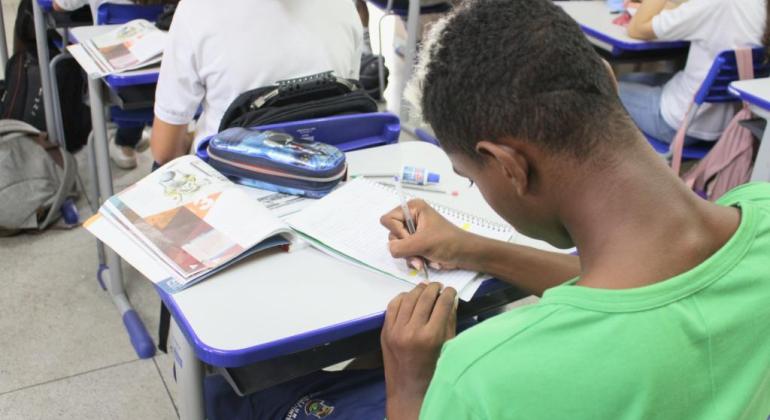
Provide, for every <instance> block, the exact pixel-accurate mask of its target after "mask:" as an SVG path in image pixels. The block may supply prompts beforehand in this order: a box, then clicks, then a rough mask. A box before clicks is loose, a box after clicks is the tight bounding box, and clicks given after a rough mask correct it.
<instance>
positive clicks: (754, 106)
mask: <svg viewBox="0 0 770 420" xmlns="http://www.w3.org/2000/svg"><path fill="white" fill-rule="evenodd" d="M730 92H731V93H733V94H734V95H736V96H738V97H740V98H741V99H742V100H744V101H745V102H747V103H748V104H749V107H750V108H751V112H753V113H754V114H756V115H757V116H759V117H761V118H764V119H765V121H770V78H764V79H754V80H741V81H737V82H733V83H731V84H730ZM751 180H752V181H770V130H769V129H768V128H765V133H764V135H763V136H762V141H761V142H760V144H759V151H758V152H757V157H756V159H755V160H754V171H753V172H752V174H751Z"/></svg>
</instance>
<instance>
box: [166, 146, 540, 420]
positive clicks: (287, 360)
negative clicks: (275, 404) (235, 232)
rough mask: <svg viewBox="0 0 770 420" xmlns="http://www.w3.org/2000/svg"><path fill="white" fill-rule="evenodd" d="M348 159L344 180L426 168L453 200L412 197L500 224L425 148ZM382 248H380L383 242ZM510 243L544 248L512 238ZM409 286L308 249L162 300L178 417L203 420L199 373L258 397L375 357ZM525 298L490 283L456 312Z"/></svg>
mask: <svg viewBox="0 0 770 420" xmlns="http://www.w3.org/2000/svg"><path fill="white" fill-rule="evenodd" d="M347 158H348V164H349V171H350V173H351V174H359V173H369V174H374V173H390V172H394V171H398V170H400V168H401V166H402V165H415V166H421V167H426V168H429V169H430V170H431V171H433V172H438V173H440V175H441V184H440V186H441V187H442V188H444V189H447V190H449V191H457V192H458V193H459V194H458V195H457V196H453V195H451V194H441V193H435V192H419V191H414V190H409V192H410V193H413V192H414V193H416V195H419V196H421V197H423V198H425V199H428V200H431V201H433V202H436V203H438V204H442V205H445V206H448V207H453V208H455V209H457V210H463V211H466V212H471V213H474V214H477V215H480V216H482V217H485V218H488V219H490V220H494V221H502V219H500V217H499V216H497V215H496V214H495V213H494V212H493V211H492V209H491V208H490V207H489V206H488V205H487V204H486V202H485V201H484V200H483V198H482V197H481V194H480V193H479V191H478V189H477V188H476V187H472V186H470V185H469V183H468V181H467V180H466V179H464V178H461V177H459V176H458V175H456V174H454V172H453V171H452V168H451V164H450V162H449V158H448V157H447V156H446V154H445V153H444V152H443V151H442V150H441V149H439V148H438V147H436V146H434V145H432V144H429V143H425V142H402V143H398V144H392V145H386V146H381V147H377V148H371V149H364V150H359V151H354V152H349V153H348V154H347ZM351 223H355V221H353V220H351ZM379 240H381V241H382V246H386V241H387V238H386V236H385V235H383V237H382V238H380V239H379ZM512 240H513V241H514V242H517V243H526V244H531V245H534V246H541V247H546V248H547V245H545V244H543V243H542V242H538V241H533V240H531V239H525V238H523V237H522V236H521V235H519V234H515V236H514V238H513V239H512ZM412 287H413V285H412V284H410V283H407V282H403V281H400V280H396V279H394V278H391V277H387V276H385V275H383V274H379V273H376V272H373V271H370V270H367V269H364V268H361V267H358V266H355V265H352V264H350V263H348V262H345V261H341V260H340V259H338V258H333V257H330V256H328V255H327V254H324V253H322V252H321V251H318V250H316V249H314V248H309V247H308V248H303V249H300V250H298V251H293V252H289V253H285V252H273V253H270V254H269V255H260V256H257V257H256V258H255V259H253V260H250V261H248V262H246V263H244V264H238V265H236V266H233V267H232V268H230V269H228V270H226V271H224V272H222V273H220V274H218V275H216V276H214V277H213V278H211V279H208V280H206V281H204V282H202V283H200V284H197V285H195V286H193V287H190V288H189V289H186V290H183V291H181V292H178V293H175V294H173V295H169V294H166V293H163V292H159V293H160V295H161V298H162V299H163V301H164V302H165V303H166V305H167V306H168V307H169V309H170V311H171V314H172V317H173V320H174V322H173V325H172V328H171V334H172V335H171V346H172V347H173V352H174V353H173V354H174V360H175V367H176V377H177V386H178V388H177V389H178V390H179V393H178V395H179V400H178V406H179V410H180V415H181V418H182V419H184V420H187V419H201V418H203V416H204V405H203V375H204V364H206V365H208V366H210V367H214V368H216V369H217V370H219V371H222V370H224V369H225V368H227V371H237V370H239V369H240V370H244V369H245V370H247V371H248V372H249V374H250V375H251V377H250V378H249V380H250V381H251V383H252V384H254V383H257V384H259V388H265V387H268V386H272V385H274V384H277V383H280V382H282V381H285V380H289V379H292V378H294V377H298V376H301V375H304V374H307V373H310V372H313V371H316V370H319V369H321V368H323V367H326V366H330V365H332V364H334V363H338V362H341V361H344V360H348V359H350V358H352V357H354V356H356V355H360V354H362V353H364V352H366V351H369V350H376V349H378V346H379V329H380V328H381V325H382V321H383V316H384V310H385V308H386V306H387V304H388V302H389V301H390V300H391V299H392V298H393V297H395V296H396V295H397V294H398V293H400V292H404V291H408V290H411V289H412ZM525 295H526V294H525V293H523V292H522V291H520V290H518V289H516V288H513V287H512V286H508V285H504V284H502V283H501V282H498V281H496V280H490V281H488V282H486V283H485V284H484V285H483V286H482V288H481V289H479V291H478V292H476V294H475V295H474V298H473V299H471V301H470V302H462V303H461V305H460V308H459V311H460V314H461V317H462V316H469V315H473V314H477V313H481V312H485V311H487V310H489V309H493V308H496V307H500V306H501V305H504V304H506V303H508V302H511V301H514V300H517V299H520V298H522V297H524V296H525ZM231 383H232V382H231ZM252 390H254V387H253V386H252Z"/></svg>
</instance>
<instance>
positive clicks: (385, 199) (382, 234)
mask: <svg viewBox="0 0 770 420" xmlns="http://www.w3.org/2000/svg"><path fill="white" fill-rule="evenodd" d="M399 204H400V199H399V197H398V195H397V194H396V193H395V190H393V189H392V188H389V187H386V186H383V185H381V184H377V183H374V182H371V181H368V180H365V179H362V178H358V179H354V180H353V181H350V182H348V183H347V184H346V185H344V186H343V187H341V188H339V189H337V190H335V191H333V192H331V193H330V194H329V195H327V196H326V197H324V198H322V199H320V200H318V201H316V202H315V203H313V204H311V205H309V206H308V207H306V208H305V209H304V210H302V211H301V212H299V213H298V214H296V215H294V216H292V217H289V218H288V219H287V220H286V222H287V223H288V224H289V225H290V226H291V227H292V228H294V229H295V230H296V231H298V232H300V233H301V234H303V235H305V236H307V237H308V238H309V239H310V240H311V243H312V244H314V245H316V246H318V247H319V248H321V249H322V250H325V251H327V252H329V251H330V250H331V251H334V252H336V253H338V254H343V255H344V256H346V257H348V258H350V259H352V260H353V261H355V262H357V263H359V264H362V265H365V266H367V267H370V268H372V269H375V270H377V271H380V272H382V273H385V274H388V275H390V276H392V277H396V278H398V279H401V280H404V281H408V282H411V283H414V284H418V283H420V282H421V281H424V277H423V275H422V273H421V272H418V271H416V270H413V269H411V268H409V267H407V265H406V263H405V262H404V260H403V259H397V258H393V257H392V256H391V255H390V251H389V250H388V231H387V229H385V227H383V226H382V225H381V224H380V217H381V216H382V215H383V214H385V213H387V212H388V211H390V210H392V209H393V208H395V207H397V206H398V205H399ZM436 209H437V211H439V212H440V213H441V214H443V215H445V216H446V217H447V219H448V220H450V221H451V222H452V223H454V224H456V225H457V226H460V227H461V228H463V229H466V230H468V231H471V232H474V233H477V234H481V235H484V236H487V237H491V238H494V239H500V240H506V239H508V238H509V237H510V235H511V233H512V230H511V229H510V228H509V227H505V226H502V225H497V224H495V223H492V222H488V221H486V220H483V219H480V218H475V217H473V216H472V215H467V214H464V213H460V212H456V211H452V210H451V209H447V208H445V207H440V206H437V207H436ZM478 275H479V274H478V273H475V272H472V271H467V270H451V271H436V270H431V271H430V280H431V281H437V282H441V283H442V284H443V285H444V286H449V287H453V288H455V289H456V290H457V291H458V292H462V291H464V290H465V289H466V288H467V287H468V286H469V285H471V283H472V282H473V280H474V279H476V278H477V276H478ZM475 286H476V288H478V284H476V285H475ZM473 291H474V292H475V289H474V290H473ZM468 294H470V295H472V293H471V292H468V293H463V295H464V296H461V297H469V296H467V295H468Z"/></svg>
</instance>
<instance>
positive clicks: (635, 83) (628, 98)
mask: <svg viewBox="0 0 770 420" xmlns="http://www.w3.org/2000/svg"><path fill="white" fill-rule="evenodd" d="M672 76H673V75H672V74H670V73H632V74H626V75H623V76H621V77H620V81H619V82H618V88H619V89H618V93H619V95H620V101H621V102H623V106H624V107H626V111H628V114H629V115H631V119H633V120H634V122H635V123H636V126H637V127H639V129H640V130H642V131H643V132H644V133H645V134H647V135H649V136H651V137H653V138H655V139H656V140H660V141H662V142H664V143H671V142H673V141H674V137H676V131H677V128H674V127H671V126H670V125H668V123H667V122H666V120H664V119H663V115H661V111H660V98H661V96H662V95H663V85H665V84H666V82H668V81H669V79H671V77H672ZM699 141H703V140H701V139H699V138H696V137H692V136H687V137H685V139H684V144H685V145H690V144H693V143H697V142H699Z"/></svg>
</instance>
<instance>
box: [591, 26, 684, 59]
mask: <svg viewBox="0 0 770 420" xmlns="http://www.w3.org/2000/svg"><path fill="white" fill-rule="evenodd" d="M580 28H581V29H583V32H585V33H586V34H587V35H589V36H591V37H593V38H596V39H598V40H600V41H604V42H606V43H608V44H610V45H612V46H613V47H614V48H617V49H619V50H621V51H620V52H622V51H655V50H673V49H679V48H687V46H689V45H690V43H689V42H687V41H655V42H625V41H620V40H618V39H615V38H612V37H610V36H608V35H606V34H604V33H602V32H599V31H597V30H595V29H592V28H590V27H588V26H585V25H582V24H581V25H580ZM616 55H617V54H616Z"/></svg>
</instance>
